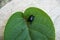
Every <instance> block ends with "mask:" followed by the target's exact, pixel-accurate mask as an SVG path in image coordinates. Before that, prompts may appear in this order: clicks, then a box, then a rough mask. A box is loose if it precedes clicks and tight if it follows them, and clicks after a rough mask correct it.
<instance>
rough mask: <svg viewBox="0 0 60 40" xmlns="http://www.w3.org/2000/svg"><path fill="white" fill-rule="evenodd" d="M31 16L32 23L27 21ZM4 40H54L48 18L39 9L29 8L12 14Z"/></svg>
mask: <svg viewBox="0 0 60 40" xmlns="http://www.w3.org/2000/svg"><path fill="white" fill-rule="evenodd" d="M31 15H33V16H34V20H33V21H32V23H30V22H28V21H27V20H28V19H29V17H30V16H31ZM4 40H55V29H54V25H53V22H52V20H51V19H50V17H49V16H48V15H47V14H46V13H45V12H44V11H42V10H41V9H38V8H35V7H30V8H27V9H26V10H25V12H24V14H23V13H22V12H16V13H14V14H13V15H12V16H11V17H10V18H9V20H8V22H7V24H6V26H5V31H4Z"/></svg>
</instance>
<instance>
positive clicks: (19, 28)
mask: <svg viewBox="0 0 60 40" xmlns="http://www.w3.org/2000/svg"><path fill="white" fill-rule="evenodd" d="M4 40H30V36H29V32H28V28H27V25H26V22H25V20H24V18H23V13H22V12H16V13H14V14H13V15H12V16H11V17H10V18H9V20H8V22H7V24H6V27H5V32H4Z"/></svg>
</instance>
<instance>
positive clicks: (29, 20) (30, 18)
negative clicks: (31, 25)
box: [27, 15, 35, 22]
mask: <svg viewBox="0 0 60 40" xmlns="http://www.w3.org/2000/svg"><path fill="white" fill-rule="evenodd" d="M34 18H35V17H34V16H33V15H30V16H29V18H28V20H27V21H28V22H33V20H34Z"/></svg>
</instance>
